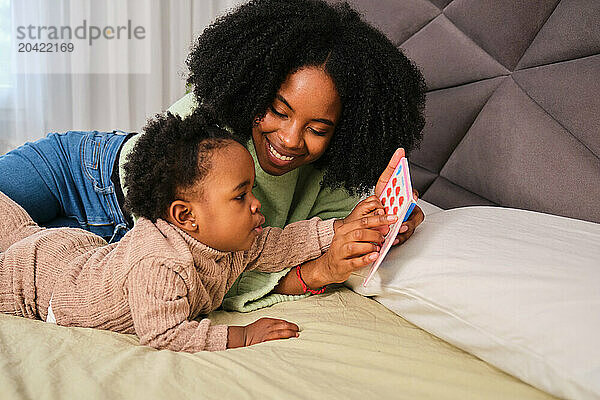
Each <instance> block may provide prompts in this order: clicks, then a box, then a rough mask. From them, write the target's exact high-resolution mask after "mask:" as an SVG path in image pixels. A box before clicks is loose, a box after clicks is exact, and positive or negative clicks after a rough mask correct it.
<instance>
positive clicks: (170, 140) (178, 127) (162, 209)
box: [124, 107, 239, 222]
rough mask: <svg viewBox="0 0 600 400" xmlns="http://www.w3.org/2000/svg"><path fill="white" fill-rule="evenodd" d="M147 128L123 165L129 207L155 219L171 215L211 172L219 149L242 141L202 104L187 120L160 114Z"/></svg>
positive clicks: (127, 206)
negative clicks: (180, 200)
mask: <svg viewBox="0 0 600 400" xmlns="http://www.w3.org/2000/svg"><path fill="white" fill-rule="evenodd" d="M143 130H144V131H145V133H144V134H143V135H142V136H141V137H140V138H139V139H138V141H137V143H136V144H135V146H134V148H133V150H132V151H131V153H130V154H129V155H128V156H127V162H126V163H125V165H124V168H125V187H126V189H127V196H126V199H125V208H126V209H127V210H128V211H129V212H131V213H132V214H133V215H135V216H137V217H144V218H147V219H149V220H151V221H152V222H156V220H157V219H158V218H163V219H164V218H165V217H166V214H167V211H168V208H169V206H170V205H171V202H173V201H174V200H176V199H177V194H178V193H181V192H182V191H185V190H186V189H188V188H190V187H191V186H193V185H195V184H196V183H198V182H201V181H202V179H204V178H205V177H206V175H207V173H208V172H209V171H210V169H211V154H212V152H213V151H214V150H215V149H219V148H223V147H225V146H227V145H228V144H229V143H230V142H231V141H232V140H233V141H238V140H237V138H236V137H235V136H233V135H232V134H231V133H230V132H228V131H226V130H225V129H222V128H220V127H219V126H218V125H217V123H216V120H215V119H214V117H213V116H211V113H210V112H208V111H207V110H206V109H204V108H202V107H199V108H197V109H196V110H195V111H194V112H193V113H192V114H191V115H190V116H188V117H186V118H184V119H182V118H181V117H180V116H178V115H173V114H171V113H170V112H167V113H166V114H157V115H156V116H155V118H153V119H150V120H148V122H147V124H146V126H145V127H144V128H143ZM238 142H239V141H238Z"/></svg>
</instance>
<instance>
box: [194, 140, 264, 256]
mask: <svg viewBox="0 0 600 400" xmlns="http://www.w3.org/2000/svg"><path fill="white" fill-rule="evenodd" d="M210 162H211V167H210V171H209V172H208V174H207V176H206V177H205V179H204V180H203V181H202V182H201V183H200V187H201V191H200V192H201V195H200V196H194V199H193V200H191V201H189V203H190V205H191V212H192V214H193V216H194V219H195V223H196V228H197V230H195V231H193V232H189V233H190V234H191V235H192V236H194V237H195V238H196V239H198V240H199V241H201V242H202V243H204V244H206V245H207V246H210V247H212V248H214V249H217V250H221V251H239V250H247V249H249V248H250V246H252V243H253V242H254V239H256V237H257V236H258V234H260V233H261V232H262V227H261V225H262V224H263V223H264V222H265V218H264V216H263V215H262V214H261V213H260V206H261V205H260V202H259V201H258V199H257V198H256V197H254V195H253V194H252V186H253V185H254V161H253V160H252V156H251V155H250V153H249V152H248V150H246V148H245V147H244V146H242V145H241V144H239V143H237V142H233V141H232V142H231V144H228V145H227V146H226V147H223V148H220V149H216V150H214V151H213V154H212V156H211V161H210Z"/></svg>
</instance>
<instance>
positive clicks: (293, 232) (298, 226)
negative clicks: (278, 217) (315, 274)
mask: <svg viewBox="0 0 600 400" xmlns="http://www.w3.org/2000/svg"><path fill="white" fill-rule="evenodd" d="M333 222H334V220H333V219H330V220H327V221H322V220H321V219H320V218H312V219H310V220H308V221H298V222H294V223H292V224H289V225H287V226H286V227H285V228H284V229H281V228H273V227H266V228H264V230H263V232H262V234H260V235H259V236H258V237H257V238H256V240H255V241H254V244H253V245H252V247H251V248H250V250H248V252H247V254H246V259H245V260H246V264H247V267H246V269H257V270H259V271H265V272H276V271H281V270H283V269H285V268H290V267H293V266H296V265H298V264H302V263H304V262H306V261H309V260H312V259H315V258H317V257H319V256H321V254H323V253H324V252H326V251H327V249H328V248H329V245H330V244H331V240H332V239H333V234H334V230H333Z"/></svg>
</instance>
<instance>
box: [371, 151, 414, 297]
mask: <svg viewBox="0 0 600 400" xmlns="http://www.w3.org/2000/svg"><path fill="white" fill-rule="evenodd" d="M379 200H381V204H383V206H384V207H385V212H386V213H387V214H395V215H396V216H397V217H398V221H397V222H396V223H395V224H393V225H390V231H389V232H388V234H387V236H386V237H385V240H384V242H383V245H382V246H381V250H380V252H379V257H378V258H377V260H375V262H373V264H371V269H370V270H369V275H368V276H367V277H366V278H365V281H364V282H363V286H367V283H369V281H370V280H371V278H372V277H373V275H375V272H376V271H377V269H378V268H379V265H381V262H382V261H383V259H384V258H385V256H386V254H387V253H388V251H389V250H390V248H391V247H392V243H394V239H395V238H396V235H397V234H398V231H399V230H400V227H401V226H402V223H403V222H404V221H406V220H407V219H408V217H409V216H410V213H411V212H412V210H413V208H414V206H415V204H416V202H415V200H414V198H413V195H412V185H411V182H410V172H409V170H408V160H407V159H406V157H402V158H401V159H400V162H399V163H398V165H397V166H396V169H395V170H394V172H393V174H392V177H391V178H390V180H389V181H388V183H387V185H386V186H385V189H384V190H383V193H382V194H381V196H379Z"/></svg>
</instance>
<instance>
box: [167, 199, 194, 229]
mask: <svg viewBox="0 0 600 400" xmlns="http://www.w3.org/2000/svg"><path fill="white" fill-rule="evenodd" d="M191 210H192V207H191V204H190V203H189V202H187V201H183V200H175V201H173V202H172V203H171V205H170V206H169V215H168V217H169V220H170V222H171V223H173V224H175V226H177V227H179V228H181V229H183V230H185V231H188V232H195V231H197V230H198V221H197V220H196V218H195V217H194V214H193V213H192V211H191Z"/></svg>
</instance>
